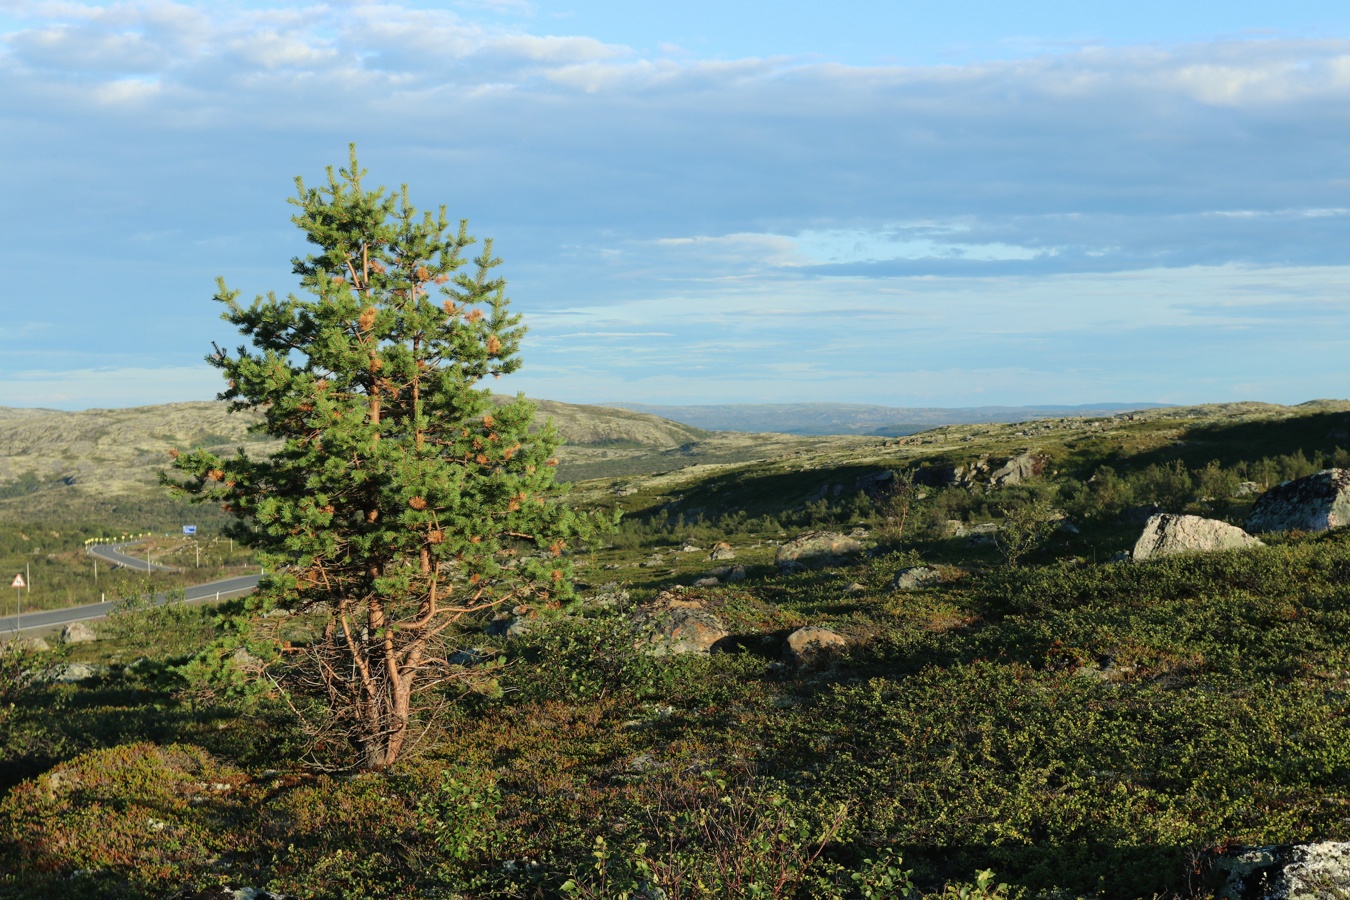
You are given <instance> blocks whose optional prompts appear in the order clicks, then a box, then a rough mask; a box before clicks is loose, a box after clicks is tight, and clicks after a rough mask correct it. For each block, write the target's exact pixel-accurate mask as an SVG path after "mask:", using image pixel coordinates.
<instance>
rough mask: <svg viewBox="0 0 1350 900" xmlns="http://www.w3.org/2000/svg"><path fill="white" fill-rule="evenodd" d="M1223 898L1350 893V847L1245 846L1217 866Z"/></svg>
mask: <svg viewBox="0 0 1350 900" xmlns="http://www.w3.org/2000/svg"><path fill="white" fill-rule="evenodd" d="M1214 868H1215V870H1216V871H1217V872H1218V873H1219V874H1220V875H1221V876H1223V877H1224V882H1223V885H1222V886H1221V888H1220V891H1219V896H1220V897H1222V898H1224V900H1258V898H1259V900H1330V898H1333V897H1345V896H1347V895H1350V843H1341V842H1336V841H1322V842H1319V843H1310V844H1292V845H1285V846H1276V847H1243V848H1240V849H1237V850H1231V851H1229V852H1228V853H1225V854H1223V855H1222V856H1220V857H1219V858H1218V859H1217V860H1215V864H1214Z"/></svg>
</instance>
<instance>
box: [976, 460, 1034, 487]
mask: <svg viewBox="0 0 1350 900" xmlns="http://www.w3.org/2000/svg"><path fill="white" fill-rule="evenodd" d="M1045 463H1046V458H1045V457H1044V456H1039V455H1037V454H1035V453H1019V454H1017V455H1016V456H1014V457H1013V458H1012V459H1010V460H1008V461H1007V462H1005V463H1004V464H1003V465H1001V466H999V467H998V468H997V469H995V470H994V471H992V472H990V473H989V483H990V484H991V485H994V486H995V487H1002V486H1004V485H1008V484H1021V483H1022V482H1023V481H1026V480H1027V479H1028V478H1033V477H1035V476H1036V475H1039V474H1041V473H1042V472H1044V471H1045Z"/></svg>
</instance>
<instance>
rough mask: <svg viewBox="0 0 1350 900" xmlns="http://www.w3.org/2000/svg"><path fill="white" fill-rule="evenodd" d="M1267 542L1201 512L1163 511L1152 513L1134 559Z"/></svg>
mask: <svg viewBox="0 0 1350 900" xmlns="http://www.w3.org/2000/svg"><path fill="white" fill-rule="evenodd" d="M1261 546H1264V545H1263V544H1262V543H1261V542H1260V541H1258V540H1257V539H1256V538H1254V537H1252V536H1251V535H1250V534H1248V533H1247V532H1245V531H1243V530H1242V529H1241V528H1238V527H1237V526H1236V525H1229V524H1228V523H1227V522H1220V521H1218V520H1216V519H1205V518H1202V517H1200V516H1182V515H1175V514H1172V513H1160V514H1158V515H1155V516H1152V517H1151V518H1150V519H1149V520H1148V523H1147V524H1146V525H1144V533H1143V534H1141V535H1140V536H1139V540H1138V541H1136V542H1135V545H1134V559H1135V561H1139V560H1142V559H1152V558H1153V557H1155V556H1175V555H1176V554H1178V553H1203V552H1212V551H1215V550H1242V549H1245V548H1248V547H1261Z"/></svg>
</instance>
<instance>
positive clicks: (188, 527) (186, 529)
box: [183, 525, 197, 534]
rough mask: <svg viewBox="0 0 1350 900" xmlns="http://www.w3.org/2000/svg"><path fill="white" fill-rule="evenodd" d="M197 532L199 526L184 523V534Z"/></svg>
mask: <svg viewBox="0 0 1350 900" xmlns="http://www.w3.org/2000/svg"><path fill="white" fill-rule="evenodd" d="M196 533H197V526H196V525H184V526H183V534H196Z"/></svg>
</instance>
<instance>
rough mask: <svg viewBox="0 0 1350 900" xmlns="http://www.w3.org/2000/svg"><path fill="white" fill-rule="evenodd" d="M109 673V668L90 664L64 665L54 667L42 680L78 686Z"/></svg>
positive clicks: (45, 673)
mask: <svg viewBox="0 0 1350 900" xmlns="http://www.w3.org/2000/svg"><path fill="white" fill-rule="evenodd" d="M107 673H108V667H107V666H94V665H90V664H89V663H62V664H61V665H59V666H52V667H51V668H50V669H48V670H47V671H46V672H44V673H43V674H42V678H41V680H42V681H52V682H56V683H57V684H76V683H78V682H81V681H92V680H93V679H95V678H98V677H99V676H101V675H106V674H107Z"/></svg>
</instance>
